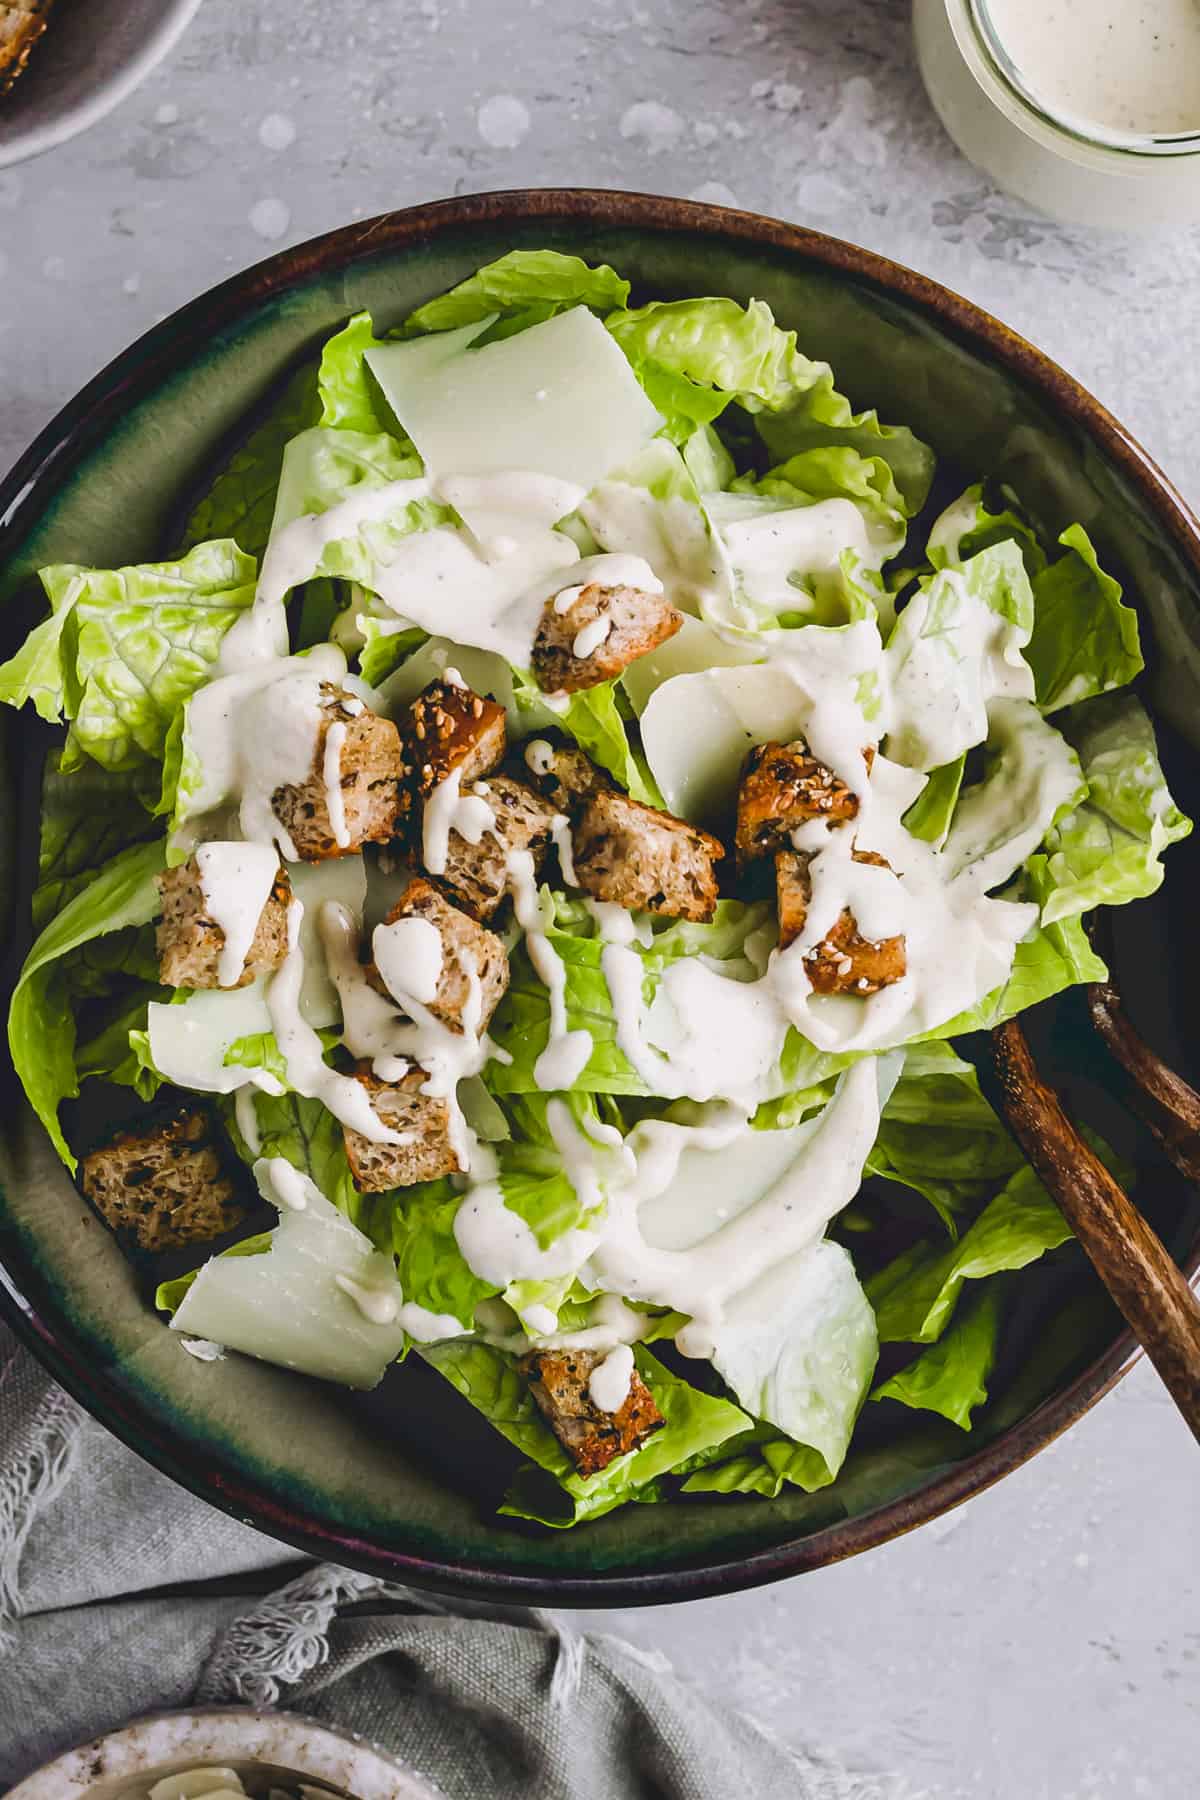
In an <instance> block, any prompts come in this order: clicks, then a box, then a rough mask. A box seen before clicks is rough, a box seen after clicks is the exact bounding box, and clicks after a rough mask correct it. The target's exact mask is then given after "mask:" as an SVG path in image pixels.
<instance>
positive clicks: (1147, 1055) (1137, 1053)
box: [1088, 981, 1200, 1182]
mask: <svg viewBox="0 0 1200 1800" xmlns="http://www.w3.org/2000/svg"><path fill="white" fill-rule="evenodd" d="M1088 1011H1089V1012H1090V1013H1091V1015H1092V1024H1093V1025H1094V1026H1095V1027H1096V1030H1097V1032H1098V1033H1099V1035H1100V1037H1101V1038H1102V1040H1103V1042H1104V1044H1105V1047H1106V1048H1107V1050H1108V1051H1109V1053H1110V1055H1111V1056H1112V1057H1113V1059H1114V1060H1115V1061H1116V1062H1118V1063H1120V1065H1121V1067H1122V1068H1123V1069H1124V1070H1125V1073H1126V1074H1127V1075H1128V1077H1129V1090H1128V1098H1129V1100H1130V1103H1131V1104H1132V1105H1133V1106H1134V1107H1135V1108H1136V1110H1137V1111H1138V1112H1139V1113H1140V1114H1141V1116H1142V1118H1143V1119H1144V1120H1145V1121H1146V1124H1147V1125H1148V1126H1149V1127H1150V1129H1151V1131H1152V1132H1153V1133H1154V1135H1155V1137H1156V1138H1157V1139H1158V1141H1159V1143H1160V1144H1161V1145H1162V1147H1163V1149H1164V1150H1165V1151H1166V1153H1167V1155H1168V1156H1169V1157H1170V1159H1171V1161H1172V1162H1173V1163H1174V1164H1175V1167H1176V1168H1177V1169H1178V1170H1179V1173H1180V1174H1181V1175H1183V1176H1184V1177H1185V1178H1186V1179H1187V1180H1188V1181H1194V1182H1200V1094H1198V1093H1197V1092H1196V1090H1195V1088H1193V1087H1189V1086H1188V1084H1187V1082H1186V1081H1184V1080H1183V1078H1182V1077H1181V1076H1179V1075H1176V1073H1175V1071H1174V1069H1170V1068H1168V1067H1167V1065H1166V1063H1165V1062H1163V1060H1162V1058H1161V1057H1159V1056H1156V1055H1155V1053H1154V1051H1153V1050H1151V1048H1150V1046H1149V1044H1147V1043H1145V1042H1144V1040H1143V1039H1142V1038H1140V1037H1139V1036H1138V1034H1137V1032H1136V1031H1135V1030H1134V1029H1133V1026H1132V1025H1131V1024H1130V1023H1129V1019H1128V1016H1127V1015H1126V1012H1125V1003H1124V1001H1123V1000H1122V999H1121V995H1120V992H1119V990H1118V989H1117V988H1115V987H1114V986H1113V984H1112V983H1111V982H1109V981H1104V982H1094V983H1093V984H1092V986H1091V987H1089V989H1088Z"/></svg>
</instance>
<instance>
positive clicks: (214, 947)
mask: <svg viewBox="0 0 1200 1800" xmlns="http://www.w3.org/2000/svg"><path fill="white" fill-rule="evenodd" d="M158 891H159V894H160V895H161V897H162V918H161V919H160V920H159V922H158V927H157V930H156V933H155V942H156V946H157V949H158V973H159V979H160V980H161V982H162V983H163V986H164V987H174V988H216V987H220V985H221V983H220V981H219V979H218V964H219V963H220V960H221V952H222V951H223V950H224V948H225V933H224V931H223V930H222V929H221V927H220V926H219V925H218V924H217V922H216V920H215V919H213V918H210V917H209V914H208V912H207V910H206V902H205V898H204V888H203V885H202V883H201V880H200V869H199V865H198V864H197V861H196V858H195V857H194V856H192V857H189V858H188V860H187V862H185V863H179V864H178V865H177V866H176V867H175V868H173V869H164V870H163V872H162V874H161V875H160V876H159V877H158ZM291 898H292V884H291V882H290V881H289V880H288V875H287V870H286V869H285V868H283V867H282V865H281V866H280V869H279V873H278V874H277V875H276V877H275V885H274V887H273V888H272V890H271V893H270V895H269V896H268V898H267V903H266V905H265V906H264V907H263V909H262V912H261V914H260V915H259V920H258V924H257V926H256V927H255V932H254V938H253V940H252V942H251V945H250V948H249V950H248V951H247V953H246V960H245V963H244V965H243V967H242V973H241V974H240V976H239V977H238V979H237V981H235V982H234V984H233V985H234V986H235V987H245V986H246V985H247V984H248V983H249V982H251V981H253V980H254V979H255V978H256V977H257V976H259V975H265V974H267V973H268V972H269V971H270V970H271V969H277V968H278V967H279V965H280V964H281V963H282V961H283V959H284V957H285V956H286V955H287V909H288V905H289V903H290V901H291Z"/></svg>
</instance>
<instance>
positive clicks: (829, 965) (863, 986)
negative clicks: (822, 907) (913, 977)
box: [775, 850, 908, 995]
mask: <svg viewBox="0 0 1200 1800" xmlns="http://www.w3.org/2000/svg"><path fill="white" fill-rule="evenodd" d="M853 855H854V860H855V862H860V863H874V864H875V866H876V867H877V868H881V869H886V868H888V867H890V864H889V863H888V861H887V859H886V857H883V856H879V855H877V854H876V852H875V851H874V850H855V851H854V853H853ZM775 886H776V893H777V896H778V901H779V945H780V948H781V949H786V948H787V946H788V945H789V944H791V943H794V942H795V940H796V939H797V938H798V937H799V936H800V933H801V932H802V931H803V930H804V922H805V920H806V918H807V917H808V903H809V900H810V899H811V897H812V887H811V883H810V881H809V874H808V858H807V857H806V856H803V855H801V854H800V853H799V852H798V851H796V850H780V851H779V852H778V853H777V855H776V857H775ZM804 967H805V970H806V972H807V974H808V979H809V980H810V981H811V983H812V985H813V991H814V992H815V993H818V994H861V995H867V994H877V993H878V992H879V990H880V988H883V987H890V986H891V984H892V983H893V982H894V981H899V980H900V979H901V977H902V976H903V975H904V973H905V971H906V969H907V967H908V958H907V953H906V946H905V941H904V938H903V937H889V938H881V939H880V940H879V942H878V943H875V942H872V940H871V939H869V938H864V937H862V936H861V935H860V934H859V930H858V926H857V924H856V923H855V920H854V915H853V914H852V913H851V912H849V911H848V910H846V911H843V912H842V915H841V917H840V918H839V919H838V922H837V924H836V925H835V926H834V927H833V929H832V931H830V932H828V933H827V934H826V936H825V937H824V938H822V940H821V942H820V943H819V944H817V945H815V946H814V948H813V949H811V950H809V951H807V952H806V953H805V957H804Z"/></svg>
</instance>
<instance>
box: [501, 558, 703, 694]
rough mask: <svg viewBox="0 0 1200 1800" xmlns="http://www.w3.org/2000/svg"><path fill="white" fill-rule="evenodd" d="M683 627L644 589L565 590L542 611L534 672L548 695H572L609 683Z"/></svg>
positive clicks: (591, 586)
mask: <svg viewBox="0 0 1200 1800" xmlns="http://www.w3.org/2000/svg"><path fill="white" fill-rule="evenodd" d="M682 624H683V614H682V613H679V612H676V610H675V608H674V607H673V606H672V605H671V604H670V602H669V601H667V600H664V599H663V597H662V595H661V594H648V593H646V592H645V591H644V590H643V589H642V588H633V587H602V586H601V584H600V583H599V582H598V581H589V582H588V584H587V586H586V587H568V588H563V590H562V592H561V593H559V594H556V595H555V596H554V598H553V599H552V600H547V602H546V604H545V606H544V608H543V609H542V617H541V623H540V624H539V625H538V629H537V636H536V637H535V638H534V640H533V672H534V675H535V676H536V677H537V681H538V686H539V687H540V688H541V689H542V690H543V692H544V693H548V694H574V693H578V692H579V690H580V689H581V688H590V687H595V686H596V685H597V683H598V682H601V681H611V680H612V678H613V676H614V675H619V674H620V673H621V671H622V670H623V669H627V668H628V667H629V665H630V663H631V662H636V661H637V659H638V657H639V656H647V655H648V654H649V653H650V651H651V650H657V649H658V646H659V645H660V644H665V643H666V641H667V639H668V638H673V637H674V636H675V633H676V632H677V631H678V630H679V628H680V626H681V625H682Z"/></svg>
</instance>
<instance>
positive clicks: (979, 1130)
mask: <svg viewBox="0 0 1200 1800" xmlns="http://www.w3.org/2000/svg"><path fill="white" fill-rule="evenodd" d="M1021 1162H1022V1158H1021V1153H1020V1151H1019V1150H1018V1148H1017V1146H1016V1144H1015V1143H1014V1141H1013V1139H1012V1138H1011V1137H1010V1136H1009V1133H1008V1131H1007V1130H1006V1129H1005V1127H1004V1125H1003V1124H1002V1123H1001V1122H1000V1120H999V1119H998V1118H997V1117H996V1114H995V1113H994V1112H993V1111H992V1109H991V1107H990V1106H989V1105H988V1103H987V1101H986V1100H985V1099H984V1097H983V1094H982V1093H981V1092H980V1087H979V1078H978V1076H977V1075H976V1073H975V1070H974V1069H973V1067H972V1066H971V1064H970V1063H968V1062H963V1060H962V1059H961V1058H960V1057H959V1056H957V1055H956V1054H955V1052H954V1051H953V1050H952V1049H951V1047H950V1045H949V1044H945V1043H929V1044H915V1045H913V1046H911V1047H910V1048H909V1049H908V1050H907V1051H906V1052H905V1057H904V1071H903V1074H902V1075H901V1077H900V1080H899V1081H898V1082H897V1083H896V1086H895V1087H894V1088H893V1090H892V1092H891V1094H890V1095H889V1097H888V1099H887V1102H886V1103H885V1105H884V1108H883V1116H882V1118H881V1120H880V1126H879V1135H878V1137H877V1138H876V1140H875V1144H874V1147H873V1148H872V1150H871V1154H870V1155H869V1157H868V1158H867V1162H866V1166H865V1168H864V1171H863V1172H864V1174H869V1175H879V1176H882V1177H883V1178H884V1179H885V1180H888V1181H898V1182H900V1183H901V1184H902V1185H903V1186H905V1187H909V1188H913V1189H914V1190H915V1191H916V1192H917V1193H919V1194H923V1195H924V1197H925V1198H926V1199H927V1200H928V1201H929V1203H930V1205H931V1206H933V1207H934V1209H935V1210H936V1212H937V1214H938V1216H939V1218H940V1219H941V1220H942V1223H943V1224H944V1225H945V1227H946V1229H947V1231H948V1232H949V1233H950V1235H951V1236H952V1237H957V1236H958V1232H959V1225H960V1221H961V1219H962V1218H963V1217H964V1216H965V1215H968V1214H970V1213H971V1212H972V1211H974V1210H975V1209H976V1208H977V1207H978V1206H979V1205H981V1204H982V1202H983V1201H984V1199H985V1198H986V1197H987V1195H988V1194H989V1193H990V1192H991V1190H992V1188H993V1187H994V1186H995V1184H996V1182H997V1181H1003V1180H1004V1179H1006V1178H1007V1177H1008V1176H1009V1175H1012V1174H1013V1173H1014V1172H1015V1171H1016V1170H1017V1169H1019V1168H1020V1167H1021Z"/></svg>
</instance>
